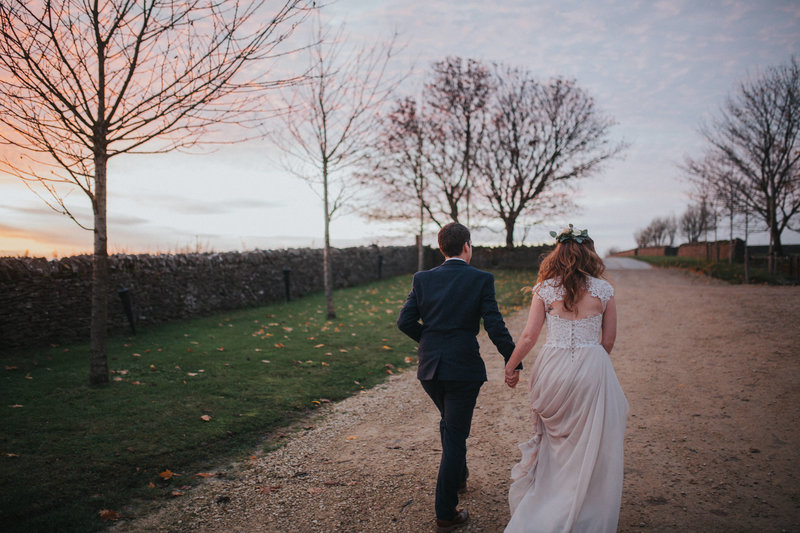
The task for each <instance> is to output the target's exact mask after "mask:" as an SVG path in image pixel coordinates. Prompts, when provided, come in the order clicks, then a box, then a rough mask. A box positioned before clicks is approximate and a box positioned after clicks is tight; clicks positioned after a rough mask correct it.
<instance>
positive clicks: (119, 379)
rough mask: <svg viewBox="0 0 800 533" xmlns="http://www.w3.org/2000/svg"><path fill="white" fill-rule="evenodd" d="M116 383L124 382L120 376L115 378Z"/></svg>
mask: <svg viewBox="0 0 800 533" xmlns="http://www.w3.org/2000/svg"><path fill="white" fill-rule="evenodd" d="M114 381H122V378H121V377H119V376H114Z"/></svg>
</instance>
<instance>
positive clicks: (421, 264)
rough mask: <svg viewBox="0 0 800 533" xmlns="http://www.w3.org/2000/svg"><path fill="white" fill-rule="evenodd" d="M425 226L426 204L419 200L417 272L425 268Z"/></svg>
mask: <svg viewBox="0 0 800 533" xmlns="http://www.w3.org/2000/svg"><path fill="white" fill-rule="evenodd" d="M424 227H425V204H424V203H423V201H422V199H420V201H419V237H418V239H417V272H420V271H422V270H424V269H425V247H424V246H423V244H422V235H423V230H424Z"/></svg>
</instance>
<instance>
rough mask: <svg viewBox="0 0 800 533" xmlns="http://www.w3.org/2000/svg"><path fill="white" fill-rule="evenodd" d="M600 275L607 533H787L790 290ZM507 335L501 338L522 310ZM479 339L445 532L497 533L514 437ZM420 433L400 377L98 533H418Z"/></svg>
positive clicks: (798, 527)
mask: <svg viewBox="0 0 800 533" xmlns="http://www.w3.org/2000/svg"><path fill="white" fill-rule="evenodd" d="M609 279H610V281H611V282H612V283H613V284H614V285H615V286H616V288H617V302H618V310H619V332H618V337H617V346H616V347H615V349H614V352H613V354H612V360H613V361H614V366H615V368H616V369H617V373H618V375H619V378H620V381H621V383H622V386H623V389H624V390H625V393H626V395H627V398H628V401H629V403H630V406H631V416H630V418H629V420H628V430H627V435H626V445H625V446H626V448H625V461H626V468H625V472H626V474H625V484H624V488H623V501H622V511H621V515H620V531H626V532H627V531H704V532H705V531H800V482H799V480H798V477H800V466H798V461H797V453H796V451H795V450H796V446H797V442H798V441H800V428H798V424H797V421H798V420H800V365H799V364H798V356H800V328H798V326H797V322H798V319H800V287H765V286H731V285H727V284H724V283H721V282H716V281H713V280H709V279H707V278H703V277H699V276H697V275H693V274H687V273H684V272H681V271H675V270H663V269H646V270H614V271H611V272H609ZM507 321H508V324H509V329H510V330H511V332H512V335H514V336H516V335H518V334H519V333H520V331H521V330H522V327H523V326H524V321H525V312H521V313H518V314H516V315H514V316H511V317H508V320H507ZM480 342H481V346H482V352H483V354H484V359H485V360H486V362H487V369H488V372H489V382H488V383H486V384H485V385H484V387H483V389H482V391H481V395H480V397H479V398H478V406H477V410H476V412H475V418H474V421H473V432H472V435H471V437H470V439H469V441H468V444H467V445H468V450H469V451H468V454H469V455H468V460H469V465H470V479H469V489H468V492H467V493H466V495H465V496H464V498H463V499H462V504H463V507H465V508H466V509H468V510H469V512H470V516H471V517H472V520H471V522H470V524H469V526H468V527H466V528H464V529H462V530H460V531H465V532H479V531H486V532H499V531H502V530H503V527H504V525H505V523H506V521H507V520H508V507H507V503H506V492H507V489H508V478H509V471H510V468H511V466H512V465H513V464H514V463H515V462H516V461H517V460H518V457H519V452H518V449H517V444H518V443H519V442H521V441H523V440H526V439H527V438H528V431H529V430H528V425H529V422H528V421H529V411H528V407H527V391H526V389H527V387H526V384H525V383H523V384H521V385H520V386H518V387H517V389H515V390H511V389H508V388H507V387H506V386H505V385H504V384H503V379H502V358H501V357H500V356H499V355H497V352H496V351H495V350H494V348H493V347H492V346H491V345H490V343H489V342H488V339H487V338H486V335H485V334H482V335H481V337H480ZM540 342H541V341H540ZM526 378H527V376H526V375H525V373H523V379H526ZM437 424H438V419H437V413H436V410H435V408H434V406H433V404H432V403H431V402H430V401H429V400H428V399H427V397H426V396H425V394H424V392H423V391H422V389H421V388H420V387H419V385H418V383H417V381H416V379H415V377H414V375H413V372H412V371H407V372H405V373H403V374H400V375H395V376H393V377H392V379H391V380H390V381H389V382H387V383H386V384H384V385H382V386H379V387H376V388H375V389H372V390H370V391H366V392H364V393H362V394H360V395H357V396H354V397H351V398H349V399H347V400H345V401H343V402H340V403H338V404H336V405H333V406H331V407H330V408H328V410H327V411H326V412H325V413H324V414H321V415H320V414H318V415H316V416H315V417H314V418H310V419H309V420H308V422H307V423H306V424H305V426H307V427H305V429H300V430H299V431H297V432H296V433H294V434H292V435H291V436H290V437H289V438H287V439H285V440H286V444H285V446H283V447H282V448H280V449H278V450H275V451H273V452H271V453H265V454H260V455H258V456H255V457H254V458H252V459H251V461H250V462H249V463H246V464H241V465H237V466H235V467H229V468H226V469H224V470H226V475H225V476H221V477H215V478H209V479H208V480H206V481H205V482H204V483H203V484H202V485H201V486H199V487H197V488H194V489H191V490H189V491H187V492H186V494H185V495H184V496H180V497H178V498H176V499H174V500H172V501H170V502H168V503H167V504H166V505H164V506H163V507H161V508H160V509H158V510H156V511H154V512H152V513H150V514H148V515H145V516H141V517H138V518H136V519H130V520H125V521H121V522H118V523H116V524H115V525H114V526H113V527H112V531H115V532H130V531H203V532H233V531H237V532H261V531H264V532H267V531H269V532H273V531H274V532H289V531H296V532H316V531H319V532H332V531H337V532H338V531H364V532H378V531H380V532H387V531H398V532H419V531H434V530H435V528H434V523H433V516H434V515H433V491H434V487H435V483H436V471H437V468H438V461H439V454H440V449H439V447H438V446H439V445H438V426H437ZM300 427H301V428H302V427H304V426H300Z"/></svg>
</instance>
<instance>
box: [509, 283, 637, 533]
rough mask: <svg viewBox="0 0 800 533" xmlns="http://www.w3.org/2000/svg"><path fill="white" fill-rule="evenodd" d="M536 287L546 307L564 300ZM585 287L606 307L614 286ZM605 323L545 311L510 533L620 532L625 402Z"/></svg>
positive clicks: (544, 286) (557, 292) (551, 286)
mask: <svg viewBox="0 0 800 533" xmlns="http://www.w3.org/2000/svg"><path fill="white" fill-rule="evenodd" d="M533 290H534V297H538V298H540V299H541V300H542V301H543V302H544V304H545V308H549V307H551V305H552V304H553V302H555V301H556V300H563V295H564V290H563V288H562V287H561V286H560V285H559V284H558V282H557V281H555V280H546V281H544V282H542V283H540V284H537V285H536V287H534V289H533ZM588 290H589V293H590V294H591V296H592V297H595V298H598V299H599V300H600V301H601V302H602V309H603V312H605V308H606V303H607V302H608V300H609V299H610V298H611V297H612V296H613V295H614V289H613V287H612V286H611V285H610V284H609V283H608V282H607V281H604V280H600V279H597V278H589V281H588ZM598 308H599V307H598ZM602 323H603V315H602V314H596V315H594V316H589V317H587V318H582V319H566V318H560V317H559V316H556V315H555V314H553V313H552V312H548V313H547V314H546V324H547V341H546V343H545V345H544V347H543V348H542V350H541V352H540V353H539V356H538V357H537V358H536V362H535V363H534V365H533V368H532V369H531V378H530V400H531V409H532V412H533V437H532V438H531V439H530V440H529V441H528V442H525V443H523V444H520V446H519V447H520V449H521V450H522V460H521V461H520V462H519V463H518V464H517V465H515V466H514V468H513V469H512V470H511V479H512V484H511V488H510V489H509V496H508V499H509V504H510V506H511V520H510V521H509V523H508V525H507V526H506V532H507V533H514V532H527V533H530V532H583V531H585V532H592V533H595V532H614V531H616V529H617V522H618V520H619V507H620V500H621V498H622V448H623V440H624V437H625V421H626V419H627V416H628V402H627V400H626V399H625V394H624V393H623V392H622V387H620V384H619V381H618V380H617V376H616V374H615V373H614V368H613V367H612V365H611V359H610V358H609V356H608V353H607V352H606V351H605V349H604V348H603V347H602V346H601V344H600V340H601V334H602Z"/></svg>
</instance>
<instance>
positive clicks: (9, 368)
mask: <svg viewBox="0 0 800 533" xmlns="http://www.w3.org/2000/svg"><path fill="white" fill-rule="evenodd" d="M6 370H19V367H17V366H9V365H6Z"/></svg>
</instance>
